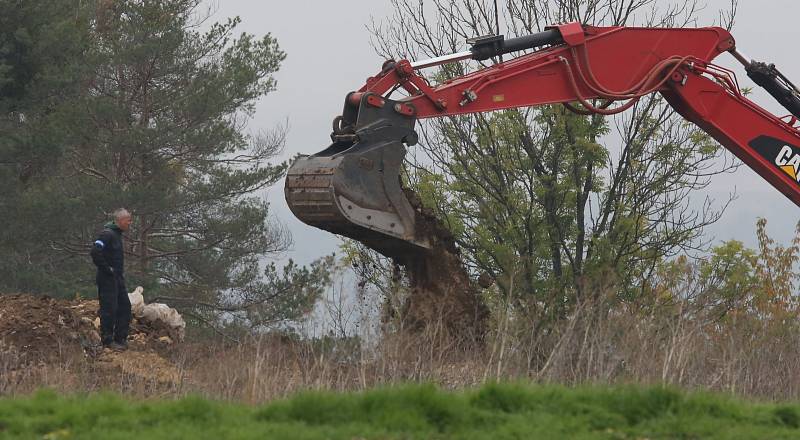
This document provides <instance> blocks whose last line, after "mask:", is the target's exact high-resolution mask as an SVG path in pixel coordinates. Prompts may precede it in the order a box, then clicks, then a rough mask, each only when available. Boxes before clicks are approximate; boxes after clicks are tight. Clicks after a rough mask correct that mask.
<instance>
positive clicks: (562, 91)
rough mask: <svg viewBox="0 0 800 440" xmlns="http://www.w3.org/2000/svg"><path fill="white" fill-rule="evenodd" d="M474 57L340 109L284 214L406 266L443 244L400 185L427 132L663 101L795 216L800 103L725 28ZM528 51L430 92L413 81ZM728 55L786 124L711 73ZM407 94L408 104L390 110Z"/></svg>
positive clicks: (559, 32)
mask: <svg viewBox="0 0 800 440" xmlns="http://www.w3.org/2000/svg"><path fill="white" fill-rule="evenodd" d="M469 44H471V48H470V50H468V51H465V52H460V53H455V54H452V55H447V56H442V57H438V58H434V59H430V60H425V61H417V62H411V61H408V60H400V61H387V62H386V63H384V65H383V67H382V69H381V71H380V72H379V73H378V74H377V75H375V76H373V77H371V78H369V79H368V80H367V82H366V84H365V85H364V86H363V87H361V88H360V89H358V90H357V91H354V92H351V93H349V94H348V95H347V97H346V98H345V103H344V110H343V112H342V115H341V116H338V117H337V118H336V119H334V122H333V133H332V134H331V139H332V141H333V143H332V144H331V145H330V146H329V147H328V148H326V149H325V150H323V151H321V152H319V153H316V154H313V155H311V156H306V157H301V158H299V159H297V160H296V161H295V162H294V163H293V165H292V166H291V167H290V168H289V171H288V175H287V178H286V184H285V196H286V200H287V202H288V204H289V207H290V208H291V210H292V212H293V213H294V214H295V215H296V216H297V217H298V218H299V219H300V220H302V221H303V222H305V223H307V224H309V225H311V226H315V227H318V228H320V229H324V230H326V231H330V232H332V233H334V234H339V235H342V236H345V237H349V238H352V239H354V240H358V241H360V242H362V243H364V244H365V245H366V246H368V247H370V248H372V249H374V250H376V251H378V252H380V253H382V254H383V255H385V256H387V257H390V258H393V259H395V260H396V261H398V260H399V261H401V262H403V261H405V262H406V263H408V262H409V261H411V260H413V259H414V258H415V256H416V255H419V253H420V252H424V251H425V250H426V249H429V248H430V247H431V246H432V245H433V241H434V240H435V239H436V238H435V237H434V235H433V232H434V231H431V227H430V221H429V220H430V219H429V218H426V215H425V213H424V210H422V209H421V207H420V206H419V203H418V202H415V201H414V200H409V198H408V197H407V192H406V191H405V190H404V188H403V185H402V184H401V178H400V172H401V167H402V164H403V160H404V157H405V154H406V147H407V146H413V145H415V144H416V143H417V141H418V136H417V133H416V132H415V131H414V126H415V124H416V121H417V120H418V119H424V118H434V117H446V116H455V115H463V114H469V113H478V112H487V111H493V110H501V109H509V108H516V107H527V106H536V105H546V104H563V105H564V106H566V107H567V108H568V109H570V110H572V111H574V112H576V113H580V114H593V113H599V114H603V115H611V114H615V113H619V112H623V111H625V110H626V109H628V108H630V107H632V106H633V105H634V104H635V103H636V102H637V101H638V100H639V99H640V98H642V97H643V96H645V95H649V94H651V93H660V94H661V95H662V96H663V97H664V99H665V100H666V101H667V102H668V103H669V104H670V105H671V106H672V107H673V108H674V109H675V110H676V111H677V112H678V113H679V114H680V115H681V116H683V117H684V118H686V119H687V120H689V121H691V122H693V123H695V124H696V125H698V126H699V127H700V128H702V129H703V130H704V131H706V132H707V133H708V134H709V135H711V136H712V137H713V138H714V139H716V140H717V141H718V142H719V143H720V144H722V145H723V146H724V147H725V148H727V149H728V150H730V151H731V152H732V153H733V154H734V155H736V156H737V157H738V158H739V159H741V160H742V161H743V162H744V163H745V164H747V165H748V166H749V167H750V168H752V169H753V170H754V171H755V172H757V173H758V174H759V175H760V176H761V177H763V178H764V179H765V180H766V181H767V182H769V183H770V184H771V185H772V186H774V187H775V188H776V189H777V190H778V191H780V192H781V193H783V194H784V195H785V196H786V197H788V198H789V199H790V200H792V201H793V202H794V203H795V204H797V205H798V206H800V124H799V123H798V118H800V90H798V88H797V87H796V86H795V85H794V84H792V82H791V81H790V80H789V79H788V78H786V77H785V76H784V75H783V74H782V73H781V72H780V71H779V70H778V69H777V68H776V67H775V66H774V65H772V64H766V63H762V62H757V61H753V60H751V59H750V58H748V57H747V56H745V55H743V54H742V53H741V52H739V51H738V50H737V48H736V42H735V40H734V38H733V37H732V36H731V34H730V33H729V32H728V31H727V30H725V29H722V28H719V27H706V28H694V29H691V28H690V29H686V28H683V29H664V28H635V27H594V26H586V25H582V24H580V23H567V24H560V25H556V26H552V27H549V28H546V30H545V31H544V32H540V33H536V34H533V35H527V36H522V37H518V38H511V39H505V38H504V37H503V36H488V37H481V38H476V39H474V40H471V41H469ZM520 51H531V52H529V53H526V54H523V55H521V56H518V57H516V58H513V59H510V60H508V61H505V62H500V63H497V64H494V65H491V66H490V67H486V68H483V69H481V70H478V71H475V72H473V73H470V74H467V75H464V76H460V77H457V78H454V79H450V80H448V81H445V82H444V83H442V84H439V85H436V86H432V85H430V84H429V83H428V81H427V80H426V79H425V78H424V77H422V76H421V75H420V74H419V73H418V71H419V70H420V69H423V68H427V67H433V66H439V65H442V64H446V63H453V62H459V61H463V60H468V59H471V60H478V61H483V60H488V59H490V58H493V57H499V56H501V55H504V54H508V53H513V52H520ZM725 52H728V53H730V54H732V55H733V57H734V58H735V59H736V60H738V61H739V62H740V63H742V64H743V65H744V67H745V69H746V72H747V74H748V76H749V77H750V78H751V79H752V80H753V81H754V82H755V83H756V84H758V85H759V86H761V87H763V88H764V89H765V90H766V91H767V92H769V93H770V94H771V95H772V96H773V97H774V98H775V99H776V100H777V101H778V102H779V103H780V104H781V105H782V106H783V107H784V108H786V110H787V111H788V112H789V115H788V116H785V117H778V116H776V115H773V114H772V113H770V112H768V111H767V110H765V109H764V108H762V107H760V106H758V105H757V104H755V103H754V102H753V101H751V100H750V99H748V98H747V97H745V96H744V94H743V93H742V91H741V88H740V87H739V85H738V83H737V79H736V76H735V74H734V73H733V72H732V71H731V70H728V69H726V68H724V67H721V66H718V65H716V64H713V61H714V60H715V59H716V58H717V57H718V56H719V55H721V54H722V53H725ZM401 88H402V89H403V90H405V91H406V92H407V95H408V96H405V97H401V98H399V99H392V98H391V95H392V93H393V92H395V91H397V90H399V89H401Z"/></svg>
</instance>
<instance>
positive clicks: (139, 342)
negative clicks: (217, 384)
mask: <svg viewBox="0 0 800 440" xmlns="http://www.w3.org/2000/svg"><path fill="white" fill-rule="evenodd" d="M98 308H99V305H98V302H97V301H96V300H89V299H74V300H63V299H54V298H50V297H46V296H34V295H0V348H3V349H4V350H0V356H2V355H3V353H4V352H5V353H11V352H13V353H15V359H14V362H13V366H9V368H10V369H11V371H7V372H6V373H8V374H15V371H14V370H23V371H24V370H28V369H36V368H47V367H48V366H49V365H51V364H55V363H57V362H60V361H63V359H64V358H70V359H73V360H76V362H79V363H80V362H82V363H85V364H86V365H87V366H88V367H89V368H90V369H91V371H92V374H96V375H98V376H100V378H101V379H102V378H104V377H105V378H107V379H108V380H107V381H110V382H113V381H115V380H116V379H117V376H119V375H120V374H125V375H127V376H128V377H131V376H132V377H135V378H138V379H141V380H147V381H157V382H165V383H177V381H178V379H179V376H180V374H181V373H180V371H179V369H178V368H177V367H176V366H175V365H174V363H173V362H172V361H171V360H170V353H171V352H172V351H173V350H174V347H175V344H176V342H177V338H176V336H177V335H176V334H175V332H174V331H173V330H172V329H171V328H169V327H168V326H166V325H159V324H156V325H154V324H151V323H146V322H140V321H138V320H137V319H135V318H134V319H133V321H132V322H131V331H130V336H129V349H128V350H127V351H124V352H113V351H111V350H109V349H103V348H102V346H101V345H100V335H99V332H98V328H97V326H98V325H99V318H98V315H97V311H98ZM4 364H7V363H4ZM16 372H17V373H18V372H19V371H16ZM101 382H102V380H101Z"/></svg>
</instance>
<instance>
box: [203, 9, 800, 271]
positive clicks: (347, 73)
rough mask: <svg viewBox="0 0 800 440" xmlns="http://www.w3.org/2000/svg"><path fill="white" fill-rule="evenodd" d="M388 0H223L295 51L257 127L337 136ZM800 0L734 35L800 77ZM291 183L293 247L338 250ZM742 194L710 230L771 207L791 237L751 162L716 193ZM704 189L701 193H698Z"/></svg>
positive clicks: (278, 202)
mask: <svg viewBox="0 0 800 440" xmlns="http://www.w3.org/2000/svg"><path fill="white" fill-rule="evenodd" d="M728 3H729V0H708V1H706V4H707V5H708V8H707V10H706V11H705V12H704V13H703V16H705V17H707V18H708V19H707V21H706V22H703V23H700V24H701V25H711V24H712V22H713V20H714V18H716V13H715V11H716V10H718V9H720V8H723V7H725V6H726V5H727V4H728ZM390 5H391V4H390V1H389V0H348V1H342V2H332V1H326V0H304V1H294V2H292V1H280V2H273V1H256V0H222V1H220V3H219V11H218V14H217V16H218V17H219V18H218V19H219V20H221V19H223V18H224V17H229V16H234V15H239V16H240V17H241V18H242V25H241V27H240V30H242V31H246V32H249V33H253V34H256V35H263V34H265V33H267V32H270V33H272V34H273V35H274V36H275V37H276V38H277V39H278V42H279V43H280V45H281V47H282V48H283V49H284V50H285V51H286V52H287V54H288V58H287V59H286V61H285V63H284V64H283V66H282V68H281V70H280V72H279V73H278V75H277V79H278V90H277V91H276V92H274V93H272V94H270V95H268V96H267V97H266V98H265V99H263V100H262V101H261V102H260V103H259V105H258V108H257V113H256V116H255V119H254V120H253V121H252V122H251V124H250V128H251V129H252V130H258V129H263V128H269V127H272V126H274V125H276V124H279V123H282V122H283V121H285V120H288V122H289V127H290V132H289V135H288V140H287V145H286V151H285V157H289V156H292V155H294V154H296V153H304V154H311V153H315V152H317V151H320V150H322V149H323V148H324V147H326V146H327V145H328V143H329V142H330V139H329V138H328V135H329V132H330V125H331V120H332V119H333V117H334V116H336V115H337V114H339V113H340V112H341V108H342V103H343V99H344V97H345V94H346V93H347V92H349V91H351V90H353V89H355V88H357V87H360V86H361V85H362V84H363V82H364V80H365V79H366V78H367V77H368V76H371V75H373V74H375V73H376V72H377V71H378V70H379V68H380V65H381V63H382V60H381V59H380V58H379V57H377V56H376V55H375V54H374V52H373V50H372V49H371V47H370V45H369V33H368V32H367V30H366V28H365V25H366V24H368V23H369V22H370V20H371V18H372V17H374V18H375V19H376V20H380V19H381V18H383V17H385V16H386V15H388V14H389V12H390V10H391V9H390ZM798 16H800V2H798V1H797V0H769V1H755V0H740V5H739V13H738V16H737V20H736V27H735V28H734V32H733V33H734V36H735V37H736V39H737V44H738V47H739V48H740V50H742V51H743V52H744V53H746V54H747V55H749V56H751V57H753V58H755V59H758V60H761V61H769V62H774V63H776V64H777V65H778V66H779V67H780V68H781V69H782V70H783V72H784V73H785V74H786V75H787V76H788V77H789V78H792V79H794V80H796V81H795V82H800V59H798V57H797V56H796V54H795V45H796V41H797V39H798V36H800V31H798V28H797V23H796V20H797V17H798ZM718 62H719V63H720V64H722V65H725V66H728V67H736V69H734V70H736V71H737V74H738V75H739V81H740V83H741V84H742V85H743V86H751V85H752V83H751V82H750V81H749V79H748V78H747V77H746V76H745V75H744V72H743V71H742V69H739V68H738V64H737V63H736V62H735V61H734V60H733V58H732V57H730V56H728V55H724V56H723V57H721V58H720V59H719V60H718ZM753 99H754V100H755V101H756V102H757V103H759V104H760V105H762V106H763V107H765V108H767V109H768V110H770V111H772V112H774V113H776V114H779V115H783V114H785V113H787V112H786V111H785V110H783V109H782V108H781V107H780V106H778V105H777V104H775V103H774V101H772V100H771V98H770V97H769V96H768V95H766V94H764V93H762V92H760V91H758V92H756V93H755V94H754V97H753ZM282 185H283V183H282V182H281V183H280V185H278V186H277V187H275V188H272V189H271V190H270V191H269V194H268V199H269V200H270V202H271V204H272V213H273V215H274V216H276V217H277V219H278V220H279V221H281V222H283V223H284V224H286V225H287V226H288V227H289V229H290V230H291V232H292V234H293V236H294V241H295V245H294V249H293V250H292V251H291V252H289V253H288V254H287V255H286V256H285V257H291V258H293V259H295V260H296V261H298V262H299V263H301V264H304V263H308V262H310V261H311V260H313V259H315V258H317V257H319V256H321V255H324V254H326V253H330V252H333V251H335V250H336V246H337V244H338V243H339V240H338V238H336V237H335V236H334V235H332V234H329V233H327V232H324V231H320V230H318V229H315V228H312V227H309V226H306V225H304V224H303V223H300V222H299V221H298V220H296V219H295V218H294V216H293V215H292V214H291V212H290V211H289V209H288V207H287V206H286V202H285V201H284V199H283V186H282ZM734 189H735V191H736V192H737V194H738V195H739V198H738V199H737V200H736V201H734V202H733V204H732V206H731V207H730V208H729V210H728V211H727V213H726V215H725V216H724V217H723V219H722V220H721V221H720V222H719V223H718V224H716V225H714V226H713V227H712V228H709V229H708V230H707V232H708V233H709V234H711V235H713V236H714V237H716V240H717V241H721V240H728V239H734V238H735V239H738V240H741V241H744V242H745V243H746V244H747V245H749V246H755V244H756V239H755V222H756V218H757V217H765V218H767V220H768V222H769V227H768V229H769V232H770V234H771V235H772V236H773V237H774V238H775V239H776V240H778V241H779V242H782V243H788V241H789V240H790V238H791V237H792V236H793V231H794V226H795V224H796V223H797V221H798V220H800V210H798V208H797V206H795V205H794V204H793V203H792V202H790V201H789V200H788V199H786V198H785V197H784V196H782V195H781V194H780V193H778V192H777V191H776V190H775V189H773V188H772V187H771V186H770V185H769V184H767V183H766V182H764V181H763V180H762V179H761V178H760V177H759V176H757V175H756V174H755V173H754V172H752V171H750V169H749V168H747V167H746V166H742V167H741V168H740V169H739V171H738V172H737V173H735V174H733V175H728V176H717V178H716V179H715V180H714V181H713V183H712V185H711V186H710V187H709V188H708V190H707V194H708V195H709V196H710V197H714V198H716V199H724V198H725V197H727V194H728V193H729V192H731V191H732V190H734ZM702 196H703V194H698V198H699V197H702Z"/></svg>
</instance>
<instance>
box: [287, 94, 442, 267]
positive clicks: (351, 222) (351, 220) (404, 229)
mask: <svg viewBox="0 0 800 440" xmlns="http://www.w3.org/2000/svg"><path fill="white" fill-rule="evenodd" d="M370 96H372V97H371V98H370ZM368 98H369V100H368ZM349 101H350V97H348V101H347V102H349ZM396 104H397V103H396V102H395V101H391V100H388V99H384V98H378V99H376V98H375V97H374V95H366V96H363V97H362V98H361V99H360V100H358V105H357V106H355V105H354V104H346V105H345V111H344V113H343V116H342V117H340V118H337V119H338V120H339V121H343V122H335V124H334V125H335V126H334V133H333V134H332V135H331V138H332V139H333V144H331V145H330V146H329V147H328V148H326V149H325V150H323V151H321V152H319V153H316V154H313V155H311V156H304V157H299V158H298V159H296V160H295V161H294V163H293V164H292V166H291V167H290V168H289V171H288V173H287V177H286V185H285V188H284V191H285V196H286V201H287V203H288V204H289V208H290V209H291V210H292V212H293V213H294V215H295V216H296V217H297V218H299V219H300V220H302V221H303V222H305V223H307V224H309V225H311V226H315V227H317V228H320V229H324V230H326V231H329V232H332V233H334V234H338V235H342V236H345V237H349V238H352V239H354V240H357V241H360V242H362V243H364V244H365V245H367V246H368V247H370V248H372V249H375V250H377V251H378V252H380V253H382V254H383V255H385V256H387V257H391V258H399V259H402V258H403V257H406V256H411V255H414V254H415V253H416V252H418V251H419V250H421V249H424V248H429V247H430V244H429V241H428V240H427V239H426V238H425V234H424V231H418V230H417V228H416V226H417V223H418V222H417V219H418V216H419V215H420V214H419V213H418V212H417V210H416V209H415V208H414V207H413V206H412V205H411V203H410V202H409V200H408V199H407V198H406V195H405V193H404V190H403V187H402V186H401V182H400V170H401V166H402V164H403V158H404V157H405V154H406V147H405V146H406V145H413V144H415V143H416V140H417V135H416V133H415V132H414V129H413V128H414V123H415V118H414V117H413V116H410V115H407V114H401V113H399V112H398V111H397V108H398V107H396ZM353 120H355V121H353ZM348 121H349V122H348ZM339 124H341V125H339Z"/></svg>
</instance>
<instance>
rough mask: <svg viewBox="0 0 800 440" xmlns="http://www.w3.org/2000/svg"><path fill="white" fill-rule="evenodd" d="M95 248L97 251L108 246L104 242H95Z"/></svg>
mask: <svg viewBox="0 0 800 440" xmlns="http://www.w3.org/2000/svg"><path fill="white" fill-rule="evenodd" d="M94 247H95V248H97V249H103V248H104V247H106V245H105V243H103V240H97V241H95V242H94Z"/></svg>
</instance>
